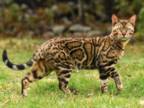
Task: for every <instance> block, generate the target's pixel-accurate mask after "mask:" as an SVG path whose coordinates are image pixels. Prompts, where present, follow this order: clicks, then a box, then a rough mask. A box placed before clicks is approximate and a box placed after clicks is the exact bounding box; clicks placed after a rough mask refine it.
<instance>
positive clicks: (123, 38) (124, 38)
mask: <svg viewBox="0 0 144 108" xmlns="http://www.w3.org/2000/svg"><path fill="white" fill-rule="evenodd" d="M129 39H130V38H129V37H121V38H120V40H121V41H127V40H129Z"/></svg>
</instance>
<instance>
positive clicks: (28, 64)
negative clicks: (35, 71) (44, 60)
mask: <svg viewBox="0 0 144 108" xmlns="http://www.w3.org/2000/svg"><path fill="white" fill-rule="evenodd" d="M2 59H3V62H4V63H5V65H6V66H7V67H9V68H11V69H13V70H24V69H26V68H28V67H31V66H32V64H33V61H32V60H29V61H28V62H26V63H25V64H13V63H12V62H11V61H10V60H9V58H8V56H7V51H6V50H4V51H3V54H2Z"/></svg>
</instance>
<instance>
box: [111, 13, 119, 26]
mask: <svg viewBox="0 0 144 108" xmlns="http://www.w3.org/2000/svg"><path fill="white" fill-rule="evenodd" d="M118 20H119V18H118V17H117V16H116V15H115V14H113V15H112V25H114V24H116V23H117V22H118Z"/></svg>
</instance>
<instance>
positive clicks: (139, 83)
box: [0, 39, 144, 108]
mask: <svg viewBox="0 0 144 108" xmlns="http://www.w3.org/2000/svg"><path fill="white" fill-rule="evenodd" d="M43 41H44V40H38V39H33V40H32V39H0V54H1V53H2V50H3V49H4V48H6V49H8V53H9V57H10V59H11V60H12V61H13V62H15V63H24V62H25V61H27V60H28V59H29V58H30V57H31V56H32V52H33V51H34V49H35V48H36V46H37V45H39V44H40V43H42V42H43ZM117 70H119V73H120V74H121V77H122V81H123V84H124V90H123V91H122V92H121V93H120V94H118V95H117V94H116V88H115V85H114V82H113V81H112V80H110V81H109V93H107V94H101V92H100V90H99V79H98V72H97V70H96V71H94V70H82V71H80V72H79V73H76V72H75V73H73V74H72V77H71V80H70V84H69V86H71V87H73V88H76V89H77V90H78V91H79V94H78V95H65V94H63V93H62V92H61V91H60V90H59V89H58V82H57V80H56V76H55V73H52V74H51V75H49V76H48V77H46V78H44V79H42V80H40V81H37V82H35V83H33V84H31V87H30V90H29V95H28V97H25V98H23V97H22V96H21V94H20V91H21V85H20V83H21V79H22V78H23V77H24V75H25V74H26V73H27V72H28V71H30V69H27V70H24V71H17V72H16V71H13V70H10V69H8V68H7V67H6V66H5V65H4V64H3V63H2V60H0V108H144V45H143V44H135V45H128V46H127V48H126V52H125V56H124V57H122V59H121V60H120V61H119V63H118V65H117Z"/></svg>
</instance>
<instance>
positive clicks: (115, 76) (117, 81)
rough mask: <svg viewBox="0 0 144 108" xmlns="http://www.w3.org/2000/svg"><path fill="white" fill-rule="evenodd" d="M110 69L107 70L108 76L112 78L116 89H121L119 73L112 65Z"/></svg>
mask: <svg viewBox="0 0 144 108" xmlns="http://www.w3.org/2000/svg"><path fill="white" fill-rule="evenodd" d="M112 70H113V71H111V72H109V74H110V77H111V78H112V79H113V80H114V82H115V85H116V88H117V90H118V91H121V90H122V89H123V84H122V81H121V78H120V75H119V73H118V72H117V71H116V69H115V68H114V67H113V69H112Z"/></svg>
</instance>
